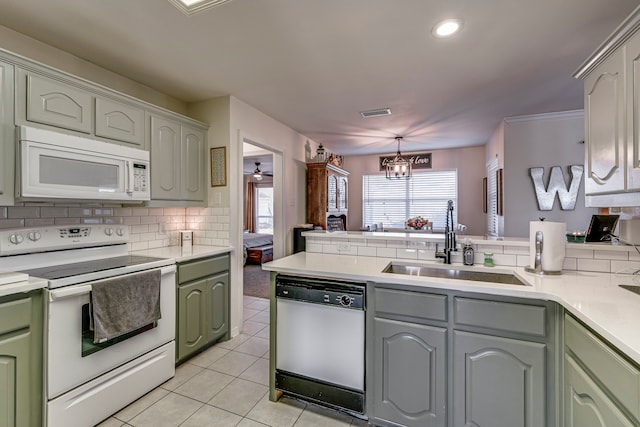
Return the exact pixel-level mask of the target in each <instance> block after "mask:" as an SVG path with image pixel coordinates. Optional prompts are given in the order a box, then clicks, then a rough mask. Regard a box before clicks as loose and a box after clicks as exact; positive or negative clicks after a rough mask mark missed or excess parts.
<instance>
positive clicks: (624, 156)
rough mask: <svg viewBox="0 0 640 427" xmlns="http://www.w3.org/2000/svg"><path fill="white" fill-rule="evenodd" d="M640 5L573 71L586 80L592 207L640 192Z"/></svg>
mask: <svg viewBox="0 0 640 427" xmlns="http://www.w3.org/2000/svg"><path fill="white" fill-rule="evenodd" d="M638 28H640V9H636V10H635V11H634V12H633V13H632V14H631V15H630V16H629V17H628V18H627V19H626V20H625V22H623V23H622V24H621V25H620V26H619V27H618V29H617V30H616V31H615V32H614V33H613V34H612V35H611V36H610V37H609V38H608V39H607V40H606V41H605V43H603V44H602V45H601V46H602V48H601V49H600V50H598V51H596V52H594V53H593V54H592V55H591V57H589V58H588V59H587V60H586V61H585V62H584V64H583V65H582V66H581V67H580V68H579V69H578V71H577V72H576V73H575V74H574V77H576V78H581V79H584V81H585V82H584V105H585V169H586V171H585V172H586V173H585V201H586V205H587V206H596V207H609V206H637V204H638V197H640V145H639V138H640V87H639V85H640V80H639V78H640V32H638Z"/></svg>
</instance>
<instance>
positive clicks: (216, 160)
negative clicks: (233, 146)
mask: <svg viewBox="0 0 640 427" xmlns="http://www.w3.org/2000/svg"><path fill="white" fill-rule="evenodd" d="M210 164H211V186H212V187H225V186H226V185H227V147H213V148H211V150H210Z"/></svg>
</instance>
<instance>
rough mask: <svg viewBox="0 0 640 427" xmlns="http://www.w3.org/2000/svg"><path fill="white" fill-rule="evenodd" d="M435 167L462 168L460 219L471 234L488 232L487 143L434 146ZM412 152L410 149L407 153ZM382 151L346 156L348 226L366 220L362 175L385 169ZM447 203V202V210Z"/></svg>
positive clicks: (460, 169)
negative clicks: (485, 208)
mask: <svg viewBox="0 0 640 427" xmlns="http://www.w3.org/2000/svg"><path fill="white" fill-rule="evenodd" d="M431 152H432V158H431V159H432V164H433V169H432V170H443V169H457V170H458V206H455V209H456V210H457V212H458V223H461V224H465V225H466V226H467V227H468V228H467V233H468V234H475V235H484V234H485V230H486V220H485V214H484V213H483V212H482V178H483V177H484V176H485V164H484V156H485V147H484V146H478V147H468V148H459V149H451V150H432V151H431ZM403 154H406V155H409V154H410V153H403ZM379 157H380V155H377V154H376V155H370V156H346V157H345V160H344V169H345V170H347V171H348V172H349V173H350V175H349V190H348V191H349V199H348V215H347V229H349V230H358V229H359V228H360V227H362V226H363V224H362V176H363V175H367V174H376V173H382V172H380V170H379V167H378V165H379ZM446 209H447V207H446V206H443V212H444V211H446Z"/></svg>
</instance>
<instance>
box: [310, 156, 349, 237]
mask: <svg viewBox="0 0 640 427" xmlns="http://www.w3.org/2000/svg"><path fill="white" fill-rule="evenodd" d="M348 175H349V172H347V171H345V170H343V169H341V168H339V167H337V166H334V165H332V164H328V163H307V222H308V223H309V224H313V225H316V226H321V227H322V228H324V229H327V227H328V226H329V228H330V227H331V226H330V224H329V223H330V222H331V221H327V219H328V218H329V217H330V216H333V217H337V218H341V219H342V221H343V225H344V228H345V229H346V215H347V191H348V178H347V177H348Z"/></svg>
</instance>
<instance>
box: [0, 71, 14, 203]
mask: <svg viewBox="0 0 640 427" xmlns="http://www.w3.org/2000/svg"><path fill="white" fill-rule="evenodd" d="M13 73H14V68H13V66H12V65H11V64H7V63H5V62H2V61H0V206H6V205H13V203H14V198H13V196H14V191H13V185H14V171H15V169H14V168H15V142H14V141H15V132H14V126H13V123H14V114H13V113H14V111H13V100H14V91H13Z"/></svg>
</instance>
